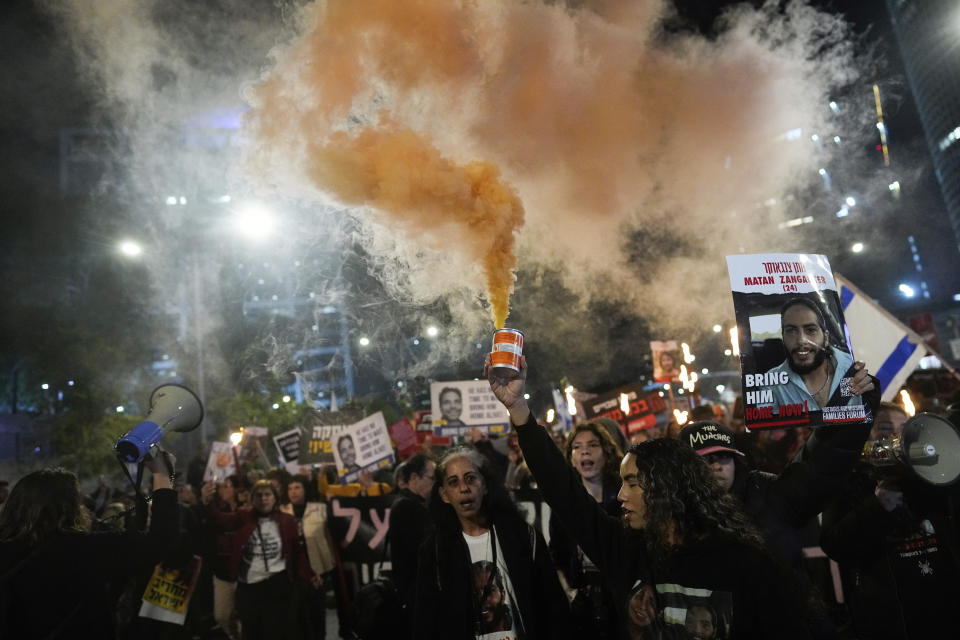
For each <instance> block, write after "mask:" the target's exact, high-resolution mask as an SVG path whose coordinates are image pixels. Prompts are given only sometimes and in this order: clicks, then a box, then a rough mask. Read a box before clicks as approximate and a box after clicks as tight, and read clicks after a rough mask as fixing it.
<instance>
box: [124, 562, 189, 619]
mask: <svg viewBox="0 0 960 640" xmlns="http://www.w3.org/2000/svg"><path fill="white" fill-rule="evenodd" d="M200 566H201V561H200V556H192V557H191V559H190V560H189V561H188V562H187V563H186V565H185V566H183V567H180V568H172V569H171V568H169V567H165V566H164V565H163V563H160V564H158V565H157V566H156V567H154V570H153V575H152V576H150V581H149V582H147V588H146V589H145V590H144V592H143V603H142V604H141V605H140V612H139V615H140V617H141V618H151V619H153V620H162V621H163V622H172V623H173V624H183V623H184V621H185V620H186V618H187V607H188V606H189V604H190V597H191V596H192V595H193V592H194V590H195V589H196V587H197V578H198V577H199V576H200Z"/></svg>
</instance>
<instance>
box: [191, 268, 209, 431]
mask: <svg viewBox="0 0 960 640" xmlns="http://www.w3.org/2000/svg"><path fill="white" fill-rule="evenodd" d="M201 289H202V284H201V282H200V256H199V255H197V253H196V252H194V254H193V330H194V337H195V339H196V341H197V395H198V396H199V398H200V404H201V405H203V407H204V412H203V420H202V421H201V422H200V443H201V444H202V445H204V446H206V444H207V412H206V407H207V384H206V372H205V371H204V365H203V361H204V352H203V334H204V327H203V323H202V322H201V313H200V308H201V304H202V303H201V300H203V296H202V291H201Z"/></svg>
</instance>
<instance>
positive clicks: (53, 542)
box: [0, 457, 180, 640]
mask: <svg viewBox="0 0 960 640" xmlns="http://www.w3.org/2000/svg"><path fill="white" fill-rule="evenodd" d="M146 464H147V468H148V469H149V470H150V471H151V472H152V473H153V499H152V502H151V518H150V528H149V531H148V532H146V533H141V532H139V531H109V532H100V533H89V528H90V522H91V519H90V513H89V512H88V511H87V509H86V507H84V506H83V496H82V495H81V493H80V487H79V484H78V483H77V477H76V476H75V475H74V474H73V473H71V472H70V471H67V470H66V469H62V468H54V469H43V470H41V471H34V472H33V473H30V474H28V475H26V476H24V477H23V478H22V479H21V480H20V481H19V482H18V483H17V484H16V486H15V487H14V488H13V491H12V492H11V493H10V498H9V500H8V501H7V503H6V504H5V505H4V508H3V511H2V512H0V637H2V638H17V640H21V639H22V640H30V639H31V638H112V637H113V636H114V610H115V602H112V601H111V599H110V597H109V590H108V588H107V586H108V585H110V584H113V585H116V584H118V583H120V582H121V581H123V580H125V579H127V578H129V577H131V575H132V574H133V573H135V572H136V571H137V570H138V569H139V568H140V567H142V566H144V564H147V565H149V564H152V563H155V562H158V561H159V560H160V559H161V558H163V557H164V555H166V553H167V552H169V551H170V550H171V549H173V548H174V547H175V546H176V544H177V540H178V534H179V529H180V523H179V518H178V514H177V494H176V492H175V491H174V490H173V484H172V483H171V481H170V476H169V475H168V474H169V470H168V467H167V463H166V462H165V461H164V460H163V459H162V458H161V457H158V458H155V459H153V460H151V461H150V462H148V463H146ZM172 467H173V465H172V463H171V464H170V467H169V468H172Z"/></svg>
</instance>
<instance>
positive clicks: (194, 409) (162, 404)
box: [114, 384, 203, 462]
mask: <svg viewBox="0 0 960 640" xmlns="http://www.w3.org/2000/svg"><path fill="white" fill-rule="evenodd" d="M202 420H203V405H201V404H200V400H199V399H198V398H197V396H196V395H194V393H193V391H190V389H187V388H186V387H181V386H180V385H178V384H162V385H160V386H159V387H157V388H156V389H154V390H153V393H151V394H150V411H149V412H148V413H147V419H146V420H144V421H143V422H141V423H140V424H138V425H137V426H135V427H134V428H133V429H131V430H130V432H129V433H128V434H127V435H125V436H123V437H122V438H120V439H119V440H117V444H116V445H115V446H114V450H115V451H116V452H117V456H118V457H119V458H120V459H121V460H122V461H123V462H140V461H141V460H143V457H144V456H145V455H147V452H148V451H149V450H150V447H152V446H153V445H155V444H157V443H158V442H160V438H162V437H163V434H164V433H166V432H167V431H179V432H180V433H185V432H187V431H192V430H194V429H196V428H197V427H198V426H199V425H200V422H201V421H202Z"/></svg>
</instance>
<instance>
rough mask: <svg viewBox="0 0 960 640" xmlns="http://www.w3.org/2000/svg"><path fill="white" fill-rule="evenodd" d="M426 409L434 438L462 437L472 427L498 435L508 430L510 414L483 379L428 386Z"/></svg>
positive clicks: (436, 383) (437, 383)
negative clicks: (429, 412) (428, 396)
mask: <svg viewBox="0 0 960 640" xmlns="http://www.w3.org/2000/svg"><path fill="white" fill-rule="evenodd" d="M430 409H431V417H432V424H433V433H434V435H437V436H456V435H463V434H466V433H467V432H468V431H470V430H471V429H474V428H476V429H479V430H480V431H482V432H486V433H493V434H498V433H506V432H507V431H508V430H509V428H510V414H509V413H507V410H506V409H505V408H504V406H503V405H502V404H500V401H498V400H497V397H496V396H495V395H493V392H492V391H490V384H489V383H488V382H487V381H486V380H458V381H455V382H433V383H431V384H430Z"/></svg>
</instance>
